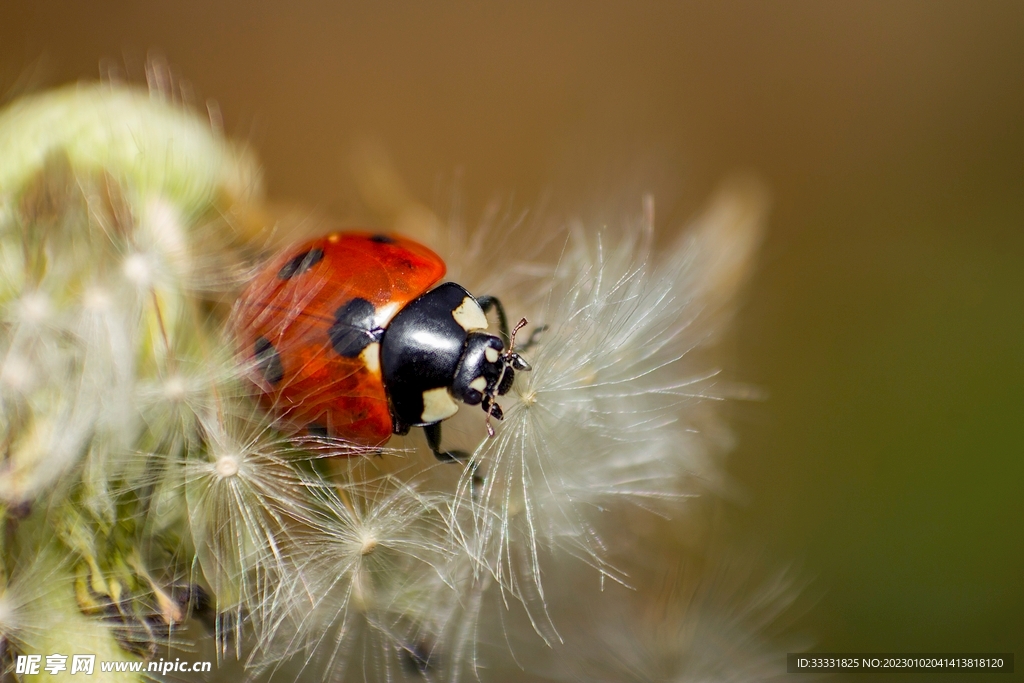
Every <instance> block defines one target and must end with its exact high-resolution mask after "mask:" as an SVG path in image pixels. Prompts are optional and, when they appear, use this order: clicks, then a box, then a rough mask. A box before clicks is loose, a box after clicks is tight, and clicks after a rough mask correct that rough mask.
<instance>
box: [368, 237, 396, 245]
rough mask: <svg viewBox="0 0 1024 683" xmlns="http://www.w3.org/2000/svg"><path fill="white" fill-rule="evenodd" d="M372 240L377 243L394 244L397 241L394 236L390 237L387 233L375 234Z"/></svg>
mask: <svg viewBox="0 0 1024 683" xmlns="http://www.w3.org/2000/svg"><path fill="white" fill-rule="evenodd" d="M370 241H371V242H376V243H377V244H394V243H395V240H393V239H392V238H390V237H388V236H387V235H374V236H373V237H371V238H370Z"/></svg>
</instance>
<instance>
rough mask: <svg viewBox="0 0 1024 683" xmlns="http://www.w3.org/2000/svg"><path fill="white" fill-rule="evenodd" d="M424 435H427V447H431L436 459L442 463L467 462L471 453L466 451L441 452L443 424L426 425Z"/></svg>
mask: <svg viewBox="0 0 1024 683" xmlns="http://www.w3.org/2000/svg"><path fill="white" fill-rule="evenodd" d="M423 433H424V434H426V435H427V445H428V446H430V450H431V452H432V453H433V454H434V457H435V458H437V459H438V460H440V461H441V462H467V461H468V460H469V453H467V452H466V451H442V450H441V423H440V422H435V423H434V424H432V425H425V426H424V427H423Z"/></svg>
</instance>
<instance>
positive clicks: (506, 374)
mask: <svg viewBox="0 0 1024 683" xmlns="http://www.w3.org/2000/svg"><path fill="white" fill-rule="evenodd" d="M526 323H527V320H526V318H522V319H521V320H520V321H519V323H518V324H517V325H516V326H515V327H514V328H513V329H512V334H510V335H509V337H508V351H506V352H505V353H504V354H502V356H501V360H502V362H503V364H504V368H503V369H502V372H501V377H500V378H499V379H498V382H497V383H496V384H495V385H494V386H493V387H492V388H491V389H490V390H489V391H488V392H487V393H486V394H485V395H484V400H483V409H484V412H486V413H487V419H486V421H485V422H484V424H485V425H486V427H487V437H488V438H490V439H493V438H494V427H493V426H491V418H492V417H493V418H495V419H497V420H501V419H502V418H504V415H503V414H502V412H501V406H499V405H498V404H497V403H496V402H495V400H494V398H495V396H497V395H499V394H501V395H504V394H505V392H507V391H508V390H509V389H511V388H512V379H513V377H514V376H515V371H516V370H519V371H522V372H525V371H527V370H530V369H531V367H530V364H529V363H527V362H526V361H525V360H524V359H523V357H522V356H520V355H519V354H518V353H516V352H515V351H513V349H514V348H515V345H516V332H518V331H519V330H521V329H523V327H525V326H526Z"/></svg>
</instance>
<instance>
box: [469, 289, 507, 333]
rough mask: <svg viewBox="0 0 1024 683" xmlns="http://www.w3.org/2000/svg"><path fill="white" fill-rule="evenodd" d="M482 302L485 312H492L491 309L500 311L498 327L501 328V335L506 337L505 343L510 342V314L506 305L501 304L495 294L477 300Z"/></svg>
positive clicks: (481, 306) (479, 302)
mask: <svg viewBox="0 0 1024 683" xmlns="http://www.w3.org/2000/svg"><path fill="white" fill-rule="evenodd" d="M476 302H477V303H478V304H480V308H482V309H484V313H490V311H491V309H492V308H493V309H495V310H496V311H498V329H499V330H501V336H502V337H503V338H504V340H505V343H506V344H507V343H508V338H509V335H508V316H506V315H505V307H504V306H502V305H501V301H499V300H498V297H495V296H489V295H487V296H482V297H480V298H479V299H477V300H476Z"/></svg>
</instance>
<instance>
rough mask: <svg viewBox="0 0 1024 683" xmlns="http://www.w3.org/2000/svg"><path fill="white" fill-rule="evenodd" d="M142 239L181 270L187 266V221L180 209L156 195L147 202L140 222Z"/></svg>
mask: <svg viewBox="0 0 1024 683" xmlns="http://www.w3.org/2000/svg"><path fill="white" fill-rule="evenodd" d="M139 229H140V231H141V233H142V235H141V236H140V237H141V238H142V239H145V240H146V241H148V242H150V243H152V244H153V245H155V246H156V248H157V249H158V250H159V251H160V252H161V253H162V254H164V255H165V256H166V257H167V260H168V261H169V262H170V263H173V264H174V265H175V266H176V267H179V269H180V268H181V267H183V266H185V265H187V257H188V251H189V250H188V239H187V235H186V233H185V221H184V220H183V219H182V216H181V212H180V211H179V210H178V208H177V207H176V206H175V205H174V204H173V203H172V202H170V201H168V200H167V199H166V198H164V197H162V196H159V195H156V196H152V197H150V198H149V199H148V200H146V202H145V204H144V205H143V209H142V216H141V219H140V221H139Z"/></svg>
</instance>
